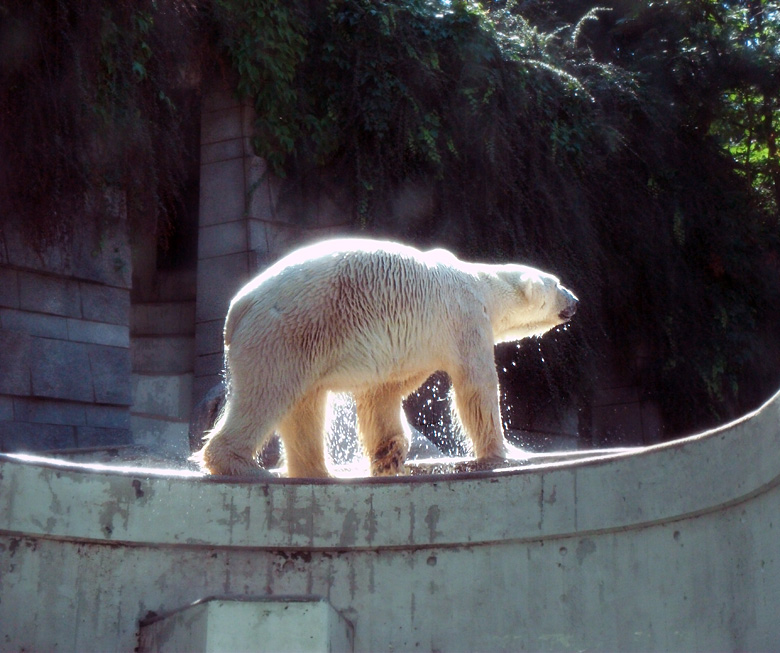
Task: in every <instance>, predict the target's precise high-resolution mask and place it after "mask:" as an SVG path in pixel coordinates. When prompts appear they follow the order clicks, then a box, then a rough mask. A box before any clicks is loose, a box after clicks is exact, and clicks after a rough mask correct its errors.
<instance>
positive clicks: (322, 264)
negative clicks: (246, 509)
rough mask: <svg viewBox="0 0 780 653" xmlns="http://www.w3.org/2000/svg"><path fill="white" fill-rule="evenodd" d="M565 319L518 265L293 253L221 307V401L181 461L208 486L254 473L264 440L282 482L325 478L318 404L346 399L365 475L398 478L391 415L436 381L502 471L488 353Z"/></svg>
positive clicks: (408, 252) (405, 252) (337, 245)
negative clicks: (280, 451)
mask: <svg viewBox="0 0 780 653" xmlns="http://www.w3.org/2000/svg"><path fill="white" fill-rule="evenodd" d="M576 308H577V298H576V297H575V296H574V295H573V294H572V293H571V292H570V291H569V290H567V289H566V288H564V287H563V286H562V285H561V284H560V282H559V281H558V279H557V278H556V277H554V276H552V275H550V274H546V273H544V272H541V271H539V270H536V269H534V268H531V267H527V266H524V265H513V264H507V265H493V264H481V263H467V262H464V261H461V260H459V259H457V258H456V257H455V256H454V255H453V254H451V253H449V252H447V251H445V250H441V249H437V250H432V251H427V252H422V251H419V250H417V249H414V248H412V247H408V246H405V245H401V244H398V243H395V242H385V241H376V240H366V239H339V240H331V241H325V242H321V243H318V244H315V245H310V246H308V247H304V248H302V249H299V250H297V251H295V252H293V253H291V254H289V255H288V256H286V257H285V258H283V259H281V260H280V261H279V262H278V263H276V264H275V265H273V266H272V267H270V268H269V269H268V270H266V271H265V272H263V273H262V274H260V275H259V276H257V277H256V278H255V279H254V280H252V281H250V282H249V283H248V284H247V285H246V286H244V288H242V289H241V290H240V291H239V292H238V294H237V295H236V296H235V297H234V298H233V300H232V302H231V303H230V308H229V310H228V314H227V319H226V321H225V330H224V341H225V363H226V366H227V373H228V379H229V392H228V397H227V402H226V405H225V408H224V410H223V413H222V415H221V416H220V418H219V419H218V421H217V423H216V424H215V426H214V429H213V430H212V431H211V432H210V433H209V434H208V436H207V440H206V444H205V445H204V447H203V448H202V449H201V450H200V451H199V452H198V453H196V454H195V456H194V459H195V460H197V461H198V462H199V463H200V465H201V466H202V467H203V468H204V469H205V470H206V471H207V472H209V473H211V474H221V475H247V474H252V473H257V471H258V470H259V468H258V467H257V465H256V463H255V460H256V457H257V453H258V452H259V451H261V450H262V448H263V445H264V444H265V442H266V440H267V439H268V438H269V437H270V436H271V434H272V433H273V432H274V431H276V432H278V433H279V435H280V436H281V439H282V442H283V443H284V449H285V455H286V462H287V474H288V476H290V477H309V478H312V477H326V476H328V470H327V468H326V465H325V455H324V437H323V422H324V418H325V408H326V397H327V394H328V392H350V393H352V394H353V396H354V398H355V402H356V406H357V416H358V432H359V437H360V439H361V441H362V445H363V447H364V449H365V451H366V453H367V455H368V457H369V459H370V463H371V473H372V474H373V475H393V474H398V473H401V472H402V471H403V468H404V460H405V457H406V454H407V450H408V442H407V436H406V434H405V431H404V428H403V424H402V415H401V402H402V400H403V399H404V398H405V397H406V396H407V395H409V394H410V393H412V392H413V391H414V390H416V389H417V388H419V387H420V385H422V383H423V382H424V381H425V380H426V379H427V378H428V377H429V376H430V375H431V374H432V373H433V372H436V371H444V372H446V373H447V374H449V376H450V379H451V381H452V387H453V390H454V395H455V408H456V411H457V414H458V417H459V418H460V421H461V424H462V426H463V428H464V430H465V432H466V433H467V434H468V436H469V437H470V438H471V440H472V442H473V445H474V453H475V454H476V456H477V458H478V459H501V458H506V457H508V451H509V449H508V444H507V443H506V442H505V440H504V435H503V428H502V424H501V415H500V411H499V398H498V397H499V394H498V376H497V373H496V367H495V360H494V345H495V344H496V343H499V342H507V341H515V340H521V339H523V338H526V337H528V336H534V335H540V334H542V333H544V332H545V331H548V330H549V329H551V328H553V327H555V326H557V325H560V324H562V323H564V322H566V321H568V320H569V319H570V318H571V317H572V316H573V315H574V313H575V311H576Z"/></svg>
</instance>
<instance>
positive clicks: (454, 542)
mask: <svg viewBox="0 0 780 653" xmlns="http://www.w3.org/2000/svg"><path fill="white" fill-rule="evenodd" d="M778 445H780V398H779V397H777V396H776V397H774V398H773V399H772V400H771V401H770V402H769V403H768V404H766V405H765V406H764V407H763V408H762V409H760V410H759V411H757V412H756V413H753V414H751V415H748V416H747V417H745V418H744V419H743V420H740V421H739V422H736V423H733V424H730V425H728V426H725V427H723V428H721V429H718V430H715V431H712V432H709V433H706V434H702V435H699V436H695V437H691V438H686V439H684V440H680V441H678V442H674V443H670V444H667V445H663V446H655V447H648V448H644V449H638V450H636V452H633V453H632V452H618V453H610V454H608V455H598V454H594V455H593V457H592V458H589V459H587V458H586V459H579V460H576V461H573V460H568V461H558V462H542V463H541V464H531V465H528V466H526V467H523V468H519V469H513V470H508V471H502V472H500V473H498V472H473V473H467V474H441V475H429V476H416V477H411V478H395V479H363V480H357V481H355V480H351V481H347V480H326V481H319V482H311V481H305V480H298V481H292V480H286V479H272V480H262V481H259V482H258V481H249V480H246V481H243V482H242V481H241V480H236V479H219V478H216V479H215V478H204V477H202V476H200V475H199V474H198V473H197V472H192V471H186V470H178V471H176V470H156V471H155V470H152V469H139V468H129V467H128V468H123V469H120V470H117V469H116V468H111V467H109V466H106V465H92V466H90V465H77V464H74V463H68V462H65V461H59V462H58V461H52V460H51V459H44V458H35V457H32V456H22V455H0V569H1V570H2V574H0V595H2V596H3V601H2V602H0V623H3V625H4V628H3V631H4V632H3V636H4V641H3V646H5V647H6V648H8V649H9V650H22V649H28V650H72V651H89V650H95V651H97V650H101V651H105V650H132V649H134V648H135V647H136V646H137V645H138V636H137V632H138V624H139V621H141V620H144V619H145V617H148V616H150V613H151V612H154V613H156V614H158V615H159V614H165V613H167V612H169V611H170V610H172V609H176V608H178V607H179V606H183V605H189V604H191V603H192V602H193V601H195V600H197V599H198V598H200V597H204V596H212V595H214V594H225V595H231V596H243V597H258V596H263V597H267V598H269V599H272V598H277V597H279V596H290V595H318V596H324V597H327V599H328V602H329V603H330V605H332V606H333V608H334V609H335V610H337V611H338V613H339V614H341V615H342V616H343V617H344V618H345V619H347V620H348V621H349V622H350V623H351V624H352V625H353V626H354V649H355V650H428V651H431V650H439V651H463V650H479V651H506V650H513V651H514V650H540V651H542V650H548V651H569V650H570V651H576V650H583V649H591V650H621V651H647V650H674V651H701V650H773V649H774V648H776V644H777V642H778V641H780V621H778V619H777V614H778V612H780V554H778V547H777V533H776V530H777V524H778V514H780V456H778V451H780V447H779V446H778ZM535 460H536V461H537V462H538V461H545V460H547V461H549V459H545V458H543V457H540V458H537V459H535ZM44 592H45V595H46V597H47V599H46V600H45V601H41V600H40V597H41V596H42V593H44ZM228 621H229V619H228ZM296 623H298V622H297V620H296ZM53 624H56V626H53ZM270 646H272V647H275V646H276V642H271V643H270Z"/></svg>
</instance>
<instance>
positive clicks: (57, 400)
mask: <svg viewBox="0 0 780 653" xmlns="http://www.w3.org/2000/svg"><path fill="white" fill-rule="evenodd" d="M111 210H112V211H115V212H116V213H117V216H116V218H117V219H115V220H108V221H106V222H107V223H110V224H112V225H113V226H110V227H105V226H104V227H103V231H102V232H100V233H98V227H97V225H89V224H84V225H79V228H78V232H79V233H78V237H75V238H73V239H72V240H70V241H66V242H63V243H60V244H57V245H54V246H49V247H45V248H42V249H41V250H40V251H36V250H35V249H33V248H32V247H31V246H30V245H29V244H28V243H27V242H25V240H24V239H23V238H22V237H21V236H20V231H19V230H18V229H15V227H14V224H13V223H12V222H11V221H7V222H6V223H5V224H4V225H3V227H2V231H0V370H2V374H0V450H2V451H18V450H26V451H45V450H61V449H70V448H75V447H79V448H88V447H93V446H106V445H124V444H128V443H130V442H131V441H132V440H131V434H130V416H129V405H130V403H131V392H130V349H129V347H130V336H129V314H130V283H131V281H130V278H131V276H130V250H129V245H128V239H127V233H126V227H125V225H124V221H123V218H122V216H123V215H124V206H123V203H122V201H120V200H119V199H118V198H113V200H112V208H111Z"/></svg>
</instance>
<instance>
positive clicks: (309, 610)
mask: <svg viewBox="0 0 780 653" xmlns="http://www.w3.org/2000/svg"><path fill="white" fill-rule="evenodd" d="M140 640H141V645H140V648H139V649H138V650H139V653H181V652H182V651H186V652H187V653H225V652H227V651H235V652H240V651H255V652H256V653H336V652H344V653H346V652H349V651H352V627H351V625H350V624H349V623H348V622H347V621H345V620H344V619H342V618H341V616H340V615H339V614H338V613H337V612H336V611H335V610H334V609H333V608H332V607H331V606H330V604H329V603H328V602H327V601H325V600H323V599H321V598H319V597H278V598H268V597H266V598H260V599H255V598H247V599H238V600H236V599H223V598H219V597H213V598H209V599H206V600H204V601H199V602H197V603H195V604H194V605H191V606H187V607H186V608H184V609H182V610H177V611H175V612H173V613H171V614H168V615H165V616H161V617H155V618H152V619H149V620H147V621H146V622H144V623H142V624H141V634H140Z"/></svg>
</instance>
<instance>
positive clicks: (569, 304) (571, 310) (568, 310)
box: [558, 288, 580, 320]
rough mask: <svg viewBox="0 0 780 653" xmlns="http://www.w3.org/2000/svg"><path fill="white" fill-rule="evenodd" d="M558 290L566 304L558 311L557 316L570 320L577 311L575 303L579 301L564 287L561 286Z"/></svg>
mask: <svg viewBox="0 0 780 653" xmlns="http://www.w3.org/2000/svg"><path fill="white" fill-rule="evenodd" d="M560 290H561V294H562V295H563V298H564V301H565V302H566V306H565V307H564V309H563V310H562V311H561V312H560V313H558V317H560V318H561V319H562V320H570V319H571V318H573V317H574V314H575V313H576V312H577V305H578V304H579V303H580V302H579V300H578V299H577V298H576V297H575V296H574V295H573V294H572V293H571V292H569V291H568V290H566V288H561V289H560Z"/></svg>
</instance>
